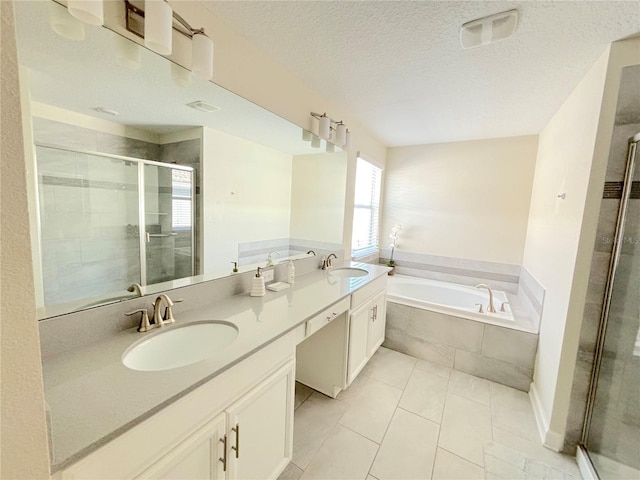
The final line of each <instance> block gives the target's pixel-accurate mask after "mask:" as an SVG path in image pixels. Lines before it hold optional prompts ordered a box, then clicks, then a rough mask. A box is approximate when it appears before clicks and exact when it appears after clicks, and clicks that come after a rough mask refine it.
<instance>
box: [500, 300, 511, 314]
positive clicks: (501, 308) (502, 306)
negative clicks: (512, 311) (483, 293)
mask: <svg viewBox="0 0 640 480" xmlns="http://www.w3.org/2000/svg"><path fill="white" fill-rule="evenodd" d="M505 305H511V304H510V303H509V302H502V305H500V311H501V312H506V311H507V309H506V308H504V306H505Z"/></svg>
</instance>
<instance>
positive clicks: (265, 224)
mask: <svg viewBox="0 0 640 480" xmlns="http://www.w3.org/2000/svg"><path fill="white" fill-rule="evenodd" d="M202 158H203V162H202V173H201V175H202V222H203V230H202V232H203V235H202V238H204V239H206V242H205V244H204V246H203V248H204V251H203V253H204V257H203V265H204V271H205V272H207V273H217V272H228V271H229V270H230V268H231V263H230V262H233V261H237V260H238V243H241V242H249V241H259V240H269V239H275V238H288V237H289V225H290V219H291V162H292V156H291V155H289V154H286V153H282V152H280V151H277V150H274V149H272V148H268V147H264V146H262V145H258V144H257V143H253V142H249V141H247V140H244V139H241V138H238V137H234V136H232V135H227V134H226V133H222V132H218V131H217V130H212V129H210V128H204V132H203V148H202Z"/></svg>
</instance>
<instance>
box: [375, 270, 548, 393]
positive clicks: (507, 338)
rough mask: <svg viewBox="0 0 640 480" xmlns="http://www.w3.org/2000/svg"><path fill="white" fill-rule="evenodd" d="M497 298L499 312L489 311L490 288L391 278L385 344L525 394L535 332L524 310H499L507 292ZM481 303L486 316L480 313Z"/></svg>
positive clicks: (411, 278) (388, 289) (417, 279)
mask: <svg viewBox="0 0 640 480" xmlns="http://www.w3.org/2000/svg"><path fill="white" fill-rule="evenodd" d="M493 296H494V299H493V301H494V306H495V307H496V310H498V312H496V313H486V310H487V304H488V303H489V292H488V291H487V289H484V288H483V289H478V288H475V287H469V286H465V285H458V284H453V283H446V282H439V281H435V280H429V279H425V278H416V277H407V276H404V275H395V276H391V277H389V279H388V283H387V315H386V322H387V323H386V330H385V341H384V343H383V344H382V345H383V346H384V347H387V348H390V349H392V350H396V351H398V352H402V353H405V354H407V355H411V356H414V357H418V358H421V359H423V360H427V361H429V362H432V363H437V364H441V365H444V366H446V367H449V368H453V369H455V370H460V371H462V372H465V373H468V374H471V375H475V376H477V377H481V378H486V379H487V380H492V381H494V382H498V383H501V384H503V385H507V386H509V387H513V388H517V389H519V390H522V391H524V392H526V391H528V390H529V385H530V384H531V381H532V378H533V367H534V363H535V355H536V350H537V347H538V335H537V332H536V331H535V329H534V328H533V327H532V325H531V322H530V320H529V319H528V318H527V316H526V315H522V313H521V307H519V306H518V307H517V308H518V309H517V312H518V314H517V315H516V318H514V315H513V314H512V310H511V308H509V307H510V305H506V306H505V310H507V311H505V312H500V311H499V310H500V306H501V305H502V304H503V302H506V301H507V300H508V299H507V295H506V294H505V293H504V292H502V291H496V290H494V291H493ZM515 301H516V302H517V298H516V300H515ZM478 303H481V304H482V306H483V309H484V311H485V313H479V312H478V305H477V304H478ZM516 305H517V304H516Z"/></svg>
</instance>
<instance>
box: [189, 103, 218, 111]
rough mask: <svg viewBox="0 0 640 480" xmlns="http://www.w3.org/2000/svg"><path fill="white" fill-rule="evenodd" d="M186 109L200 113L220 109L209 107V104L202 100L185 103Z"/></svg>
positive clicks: (213, 106)
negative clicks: (189, 108)
mask: <svg viewBox="0 0 640 480" xmlns="http://www.w3.org/2000/svg"><path fill="white" fill-rule="evenodd" d="M187 107H191V108H193V109H195V110H200V111H201V112H207V113H210V112H215V111H216V110H220V107H216V106H215V105H211V104H210V103H206V102H203V101H202V100H197V101H195V102H191V103H187Z"/></svg>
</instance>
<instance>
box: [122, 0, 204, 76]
mask: <svg viewBox="0 0 640 480" xmlns="http://www.w3.org/2000/svg"><path fill="white" fill-rule="evenodd" d="M124 4H125V7H126V13H125V15H126V17H125V20H126V22H125V26H126V29H127V30H128V31H129V32H131V33H133V34H135V35H137V36H138V37H140V38H143V39H144V43H145V46H146V47H147V48H149V49H150V50H153V51H154V52H156V53H159V54H160V55H165V56H168V55H171V53H172V51H173V42H172V40H173V31H174V30H175V31H176V32H178V33H180V34H182V35H184V36H185V37H187V38H190V39H191V71H192V72H193V73H194V74H195V75H197V76H198V77H200V78H203V79H204V80H211V79H212V78H213V40H211V38H210V37H209V36H208V35H207V34H206V33H205V31H204V28H193V27H192V26H191V25H189V22H187V21H186V20H185V19H184V18H182V17H181V16H180V15H179V14H178V13H177V12H176V11H175V10H173V9H172V8H171V5H169V3H168V2H167V1H166V0H146V2H145V3H144V9H143V8H140V7H137V6H135V5H134V4H133V3H131V2H130V1H129V0H124Z"/></svg>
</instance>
